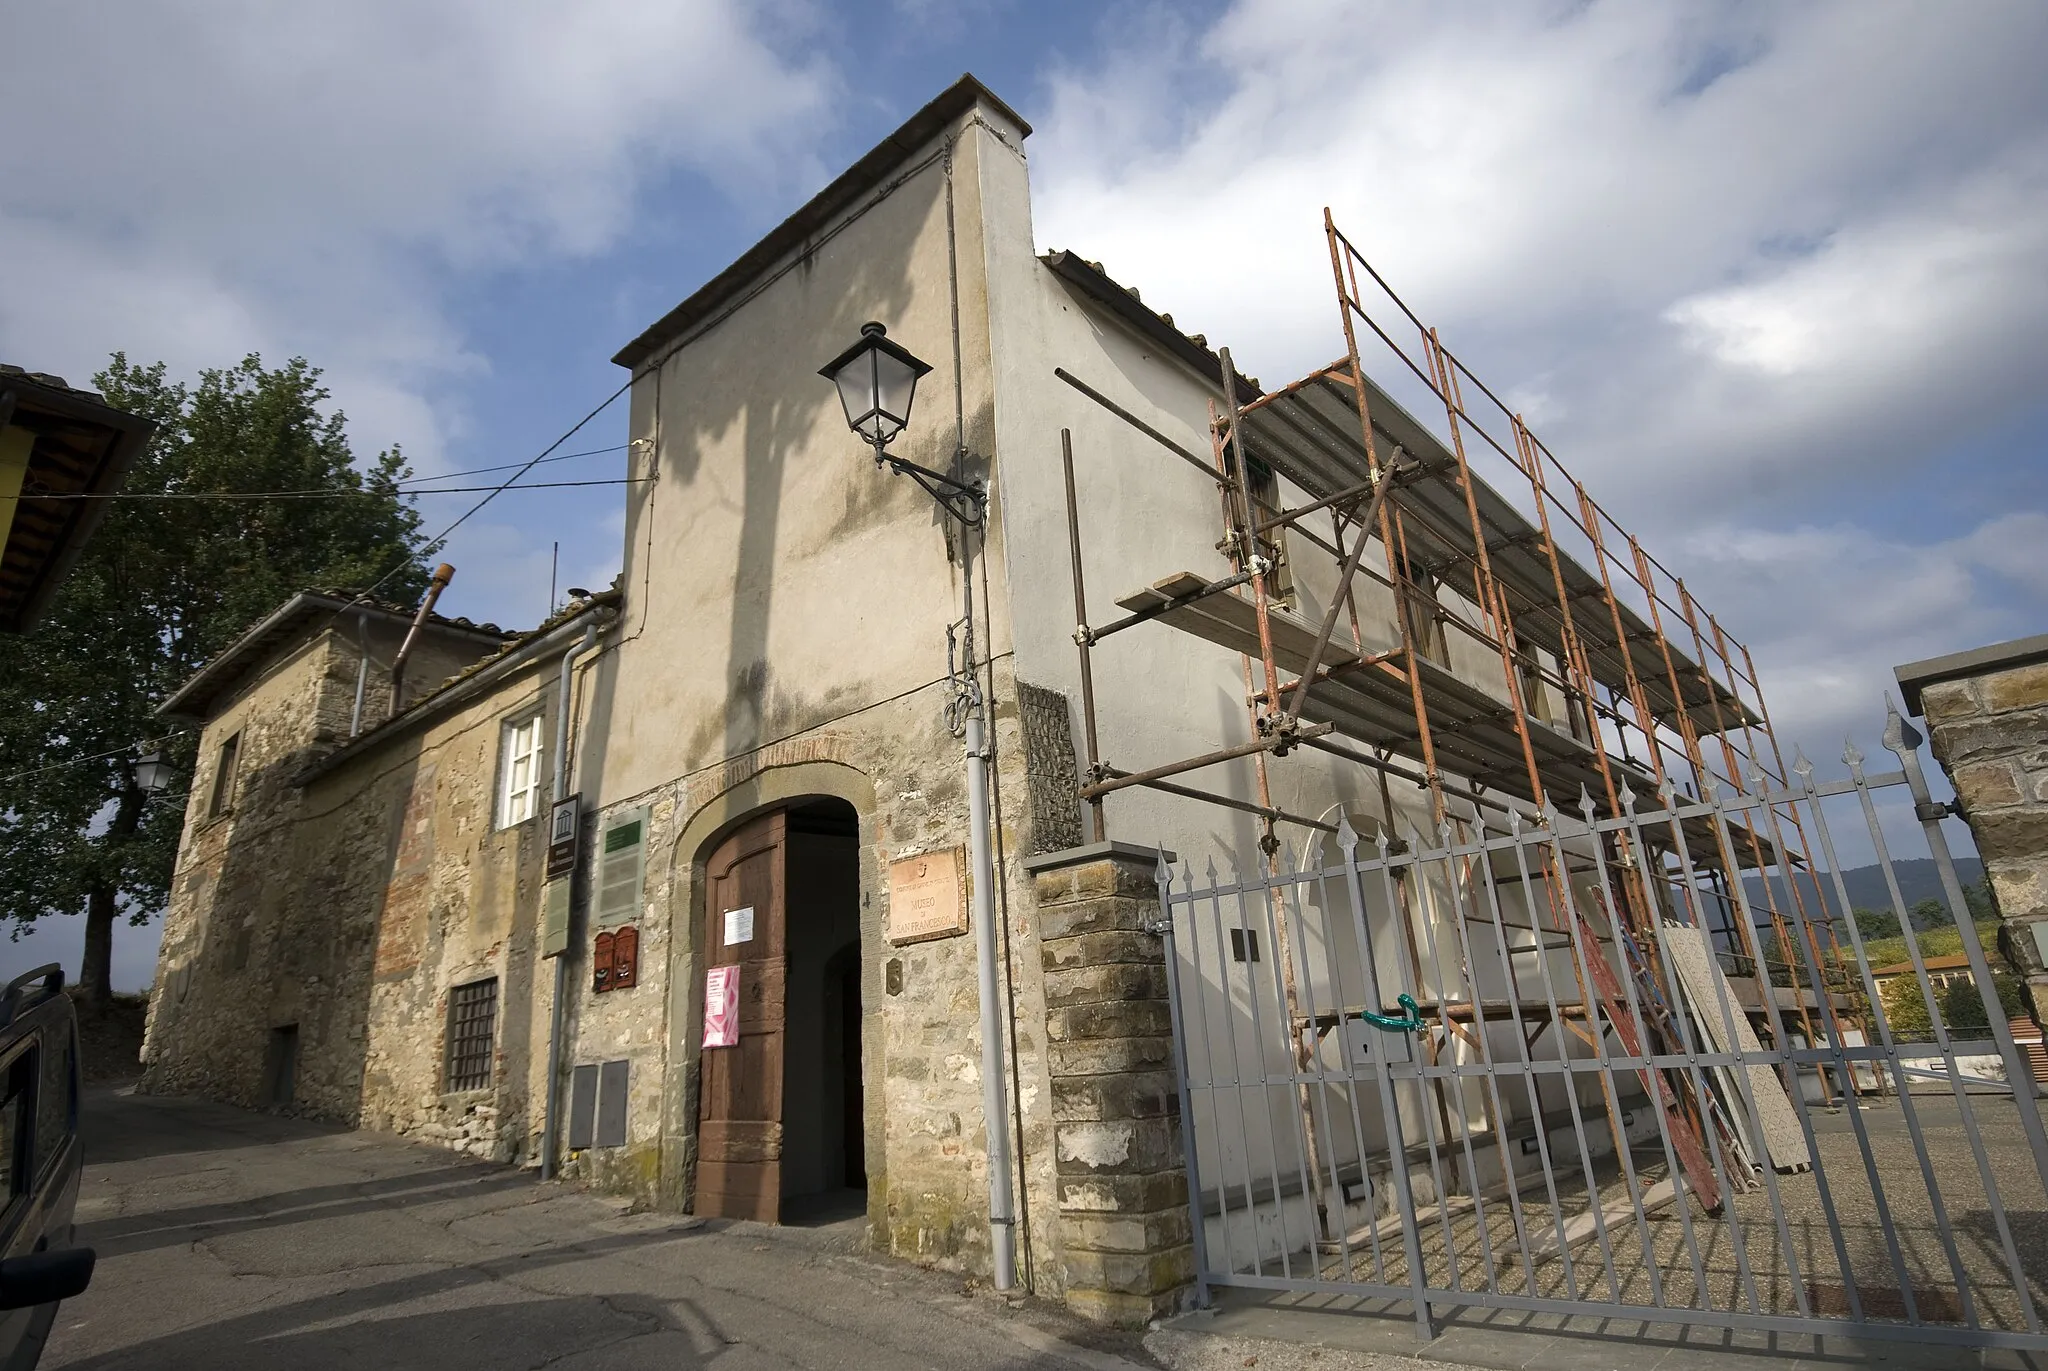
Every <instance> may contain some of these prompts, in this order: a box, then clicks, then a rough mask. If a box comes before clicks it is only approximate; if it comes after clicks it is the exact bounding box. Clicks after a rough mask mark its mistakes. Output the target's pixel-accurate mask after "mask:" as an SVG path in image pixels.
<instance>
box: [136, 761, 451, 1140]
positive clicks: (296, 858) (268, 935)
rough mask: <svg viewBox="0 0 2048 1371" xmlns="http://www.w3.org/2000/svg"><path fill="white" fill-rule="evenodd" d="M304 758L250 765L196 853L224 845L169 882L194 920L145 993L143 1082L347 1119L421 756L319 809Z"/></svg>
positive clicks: (355, 1099) (355, 1100) (353, 1118)
mask: <svg viewBox="0 0 2048 1371" xmlns="http://www.w3.org/2000/svg"><path fill="white" fill-rule="evenodd" d="M259 726H260V725H259ZM310 756H311V752H310V749H296V750H294V751H292V752H290V753H287V754H285V755H282V756H276V757H272V758H270V759H268V760H266V761H264V762H262V763H261V764H259V765H257V766H256V767H254V768H252V769H251V770H250V771H248V772H246V773H245V774H244V775H243V776H242V777H241V778H240V779H239V781H238V782H237V786H236V795H235V800H234V803H233V807H232V808H231V809H230V811H229V812H228V813H227V814H225V815H223V816H221V817H219V818H217V819H211V820H208V821H206V825H205V827H203V828H202V830H201V832H200V833H199V834H198V835H197V837H196V839H195V841H194V843H193V845H192V849H191V850H204V847H203V845H204V844H206V843H208V842H209V841H219V839H218V838H217V836H216V834H215V833H213V832H211V831H209V830H211V829H216V828H218V829H224V830H225V841H224V842H221V843H220V846H219V847H218V848H217V849H215V852H214V855H213V856H212V857H210V858H206V859H201V860H197V861H192V860H188V861H187V862H186V863H185V864H184V865H183V866H182V867H181V870H180V872H179V874H178V878H177V888H176V889H175V890H174V892H173V901H174V902H182V903H184V904H185V905H186V906H188V907H189V908H192V909H193V910H194V912H195V917H194V923H195V925H196V926H195V927H194V928H193V929H192V930H191V931H190V932H184V931H182V930H180V931H177V933H176V936H177V937H178V939H179V941H178V942H175V943H173V944H172V946H171V948H170V951H171V952H172V953H173V954H174V955H175V956H176V957H177V960H178V964H177V966H176V967H175V969H173V970H171V971H170V972H168V974H166V975H165V976H164V977H163V984H161V985H159V986H157V987H156V989H155V997H156V1001H157V1003H156V1005H155V1015H154V1020H155V1021H154V1023H153V1026H152V1039H151V1044H150V1050H151V1053H152V1061H151V1063H150V1066H149V1069H148V1074H147V1076H146V1077H145V1085H146V1086H147V1088H149V1089H151V1090H159V1091H167V1092H183V1091H191V1092H195V1093H199V1094H203V1095H207V1096H210V1097H213V1098H216V1099H220V1100H224V1101H227V1102H229V1103H233V1104H237V1105H240V1106H243V1107H244V1108H251V1109H285V1110H293V1111H296V1112H300V1113H304V1114H307V1115H309V1116H312V1117H316V1118H324V1119H328V1120H331V1121H333V1122H337V1123H345V1124H354V1123H356V1122H357V1121H358V1117H359V1113H360V1105H361V1084H362V1076H363V1068H364V1058H363V1054H364V1050H365V1044H366V1042H367V1032H366V1028H367V1023H368V1013H369V1000H370V989H371V984H372V979H373V974H374V970H373V961H374V952H375V942H376V933H377V926H378V921H379V916H380V914H381V911H382V906H383V903H384V894H385V889H386V887H387V885H388V884H390V883H391V882H392V879H393V874H394V866H395V863H396V861H397V859H398V855H399V854H398V850H397V849H398V841H397V840H398V837H399V829H400V824H399V822H398V818H399V814H400V813H401V812H402V810H403V805H404V799H403V797H404V796H405V795H406V794H407V793H408V792H409V790H410V789H411V782H412V779H413V776H414V772H415V770H416V765H417V759H416V757H408V758H407V759H406V760H405V762H404V763H403V764H402V765H400V766H399V767H398V768H397V769H395V770H394V771H393V772H392V773H391V774H389V775H387V776H385V777H383V778H380V779H379V780H378V781H377V782H375V783H374V784H373V785H372V787H371V788H370V793H368V794H365V795H363V796H361V797H360V798H358V799H356V800H355V802H354V803H349V804H344V805H343V806H342V807H341V808H339V809H338V810H337V811H336V812H334V813H331V814H322V813H319V812H317V810H316V809H315V808H314V805H315V803H316V800H317V791H316V792H312V793H309V794H307V795H304V796H302V795H301V794H300V793H299V792H298V790H297V789H296V787H294V786H293V785H292V784H291V778H292V776H293V775H295V774H296V773H297V771H298V770H299V769H300V768H301V767H303V766H304V765H305V764H306V763H307V761H308V760H310ZM394 793H395V794H396V795H397V796H398V797H399V800H398V802H397V803H396V804H393V803H391V802H390V801H389V799H388V797H389V796H391V795H392V794H394Z"/></svg>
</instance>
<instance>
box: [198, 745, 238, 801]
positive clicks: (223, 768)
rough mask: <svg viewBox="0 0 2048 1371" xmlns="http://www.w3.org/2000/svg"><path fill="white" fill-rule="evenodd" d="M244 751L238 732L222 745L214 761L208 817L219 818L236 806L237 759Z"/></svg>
mask: <svg viewBox="0 0 2048 1371" xmlns="http://www.w3.org/2000/svg"><path fill="white" fill-rule="evenodd" d="M241 753H242V735H241V734H239V733H237V734H235V735H234V736H233V737H231V738H229V739H228V740H227V741H226V742H224V743H222V744H221V745H220V753H219V755H218V756H217V757H216V758H215V759H214V763H213V795H212V797H211V798H210V799H209V800H208V801H207V803H206V813H207V817H208V818H218V817H219V816H220V815H222V814H225V813H227V812H228V811H229V810H230V809H232V808H234V804H235V759H236V758H238V757H239V756H241Z"/></svg>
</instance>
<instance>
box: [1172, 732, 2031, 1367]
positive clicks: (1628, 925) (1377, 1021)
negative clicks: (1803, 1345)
mask: <svg viewBox="0 0 2048 1371" xmlns="http://www.w3.org/2000/svg"><path fill="white" fill-rule="evenodd" d="M1918 741H1919V740H1918V738H1917V737H1915V736H1914V735H1913V734H1912V733H1911V732H1910V730H1908V729H1907V728H1906V727H1905V725H1904V723H1903V721H1901V720H1899V719H1898V718H1897V716H1896V715H1894V716H1893V717H1892V719H1891V721H1890V729H1889V731H1888V733H1887V737H1886V743H1887V746H1889V747H1891V748H1892V750H1893V751H1894V752H1896V753H1897V755H1898V757H1899V760H1900V762H1901V766H1902V769H1900V770H1897V771H1892V772H1887V773H1883V774H1868V773H1866V772H1865V771H1864V770H1863V768H1862V760H1863V759H1862V758H1860V757H1859V756H1857V755H1856V754H1855V753H1854V751H1853V750H1852V751H1851V752H1849V753H1848V754H1847V755H1846V757H1845V761H1847V763H1848V766H1849V775H1848V777H1847V779H1844V780H1839V781H1833V782H1826V783H1821V782H1816V781H1815V779H1814V777H1813V773H1812V768H1811V767H1810V765H1807V764H1805V763H1804V762H1803V761H1802V763H1801V764H1800V765H1799V766H1798V767H1797V768H1795V774H1794V778H1793V782H1792V784H1791V786H1790V788H1789V789H1783V790H1766V788H1765V787H1764V786H1763V785H1762V784H1760V783H1753V784H1751V785H1750V786H1749V787H1748V789H1749V790H1750V791H1752V792H1756V793H1730V792H1727V791H1721V792H1715V791H1712V790H1710V791H1709V792H1708V793H1706V794H1705V795H1703V796H1699V797H1689V796H1683V795H1679V794H1677V793H1676V792H1674V791H1673V790H1672V789H1671V788H1670V786H1669V785H1668V784H1667V785H1666V786H1665V788H1664V790H1663V792H1662V793H1661V794H1660V795H1659V796H1656V797H1648V796H1631V795H1628V794H1627V793H1626V792H1624V795H1623V805H1622V812H1621V813H1620V814H1619V815H1618V816H1614V817H1609V818H1600V817H1598V816H1597V814H1596V812H1595V810H1594V808H1593V806H1592V804H1591V802H1590V801H1587V802H1586V803H1584V804H1583V805H1582V807H1581V808H1580V811H1579V813H1578V814H1576V815H1568V814H1564V813H1560V812H1558V811H1556V810H1555V809H1554V808H1547V809H1545V810H1544V811H1543V812H1542V813H1541V814H1540V815H1539V816H1538V820H1537V822H1535V823H1533V824H1529V825H1525V824H1524V823H1523V822H1522V821H1520V820H1518V819H1515V818H1513V817H1510V818H1506V819H1501V820H1496V821H1495V825H1494V826H1492V827H1488V826H1485V825H1481V826H1478V827H1477V828H1476V830H1475V827H1474V823H1473V821H1472V820H1469V819H1468V820H1458V821H1453V822H1447V823H1445V824H1444V825H1443V826H1442V827H1441V828H1440V829H1439V831H1438V832H1437V833H1436V834H1435V835H1434V836H1432V837H1422V836H1418V835H1415V834H1412V833H1411V834H1408V835H1406V836H1405V837H1401V838H1396V837H1395V835H1390V834H1388V833H1385V832H1380V833H1377V834H1375V835H1374V836H1373V837H1372V838H1371V839H1370V840H1366V839H1361V838H1360V837H1359V835H1358V834H1357V833H1356V832H1355V831H1354V830H1353V829H1352V827H1351V824H1350V822H1349V821H1348V819H1347V820H1345V821H1344V822H1342V823H1341V824H1340V826H1339V830H1338V834H1337V839H1336V842H1335V844H1334V848H1335V850H1334V851H1331V850H1330V846H1331V845H1329V844H1325V843H1321V842H1318V843H1317V844H1315V845H1314V846H1313V847H1312V848H1311V849H1310V850H1309V851H1308V852H1306V853H1305V854H1304V856H1303V859H1302V860H1300V861H1299V862H1297V861H1296V860H1294V859H1293V856H1292V854H1291V853H1288V852H1286V851H1285V850H1283V851H1282V853H1280V854H1278V855H1276V857H1275V858H1274V859H1273V860H1272V861H1270V862H1268V861H1265V860H1261V861H1260V862H1259V863H1258V864H1257V873H1256V874H1247V873H1244V872H1239V873H1236V874H1231V875H1229V876H1227V877H1219V875H1218V874H1217V872H1216V870H1215V867H1214V865H1213V863H1212V864H1211V865H1210V866H1209V869H1208V871H1207V873H1206V876H1205V877H1201V878H1198V877H1197V876H1196V875H1195V874H1194V873H1193V872H1192V871H1190V870H1189V869H1188V868H1187V866H1185V865H1183V867H1182V868H1181V870H1180V871H1179V872H1178V873H1174V872H1170V871H1168V870H1167V869H1165V868H1164V867H1162V868H1161V870H1160V872H1159V879H1160V895H1161V903H1162V907H1163V909H1164V910H1165V912H1166V917H1165V918H1164V920H1162V931H1163V932H1164V933H1165V934H1166V936H1167V937H1168V938H1169V940H1170V947H1169V951H1170V954H1171V955H1169V957H1168V959H1167V961H1168V966H1169V968H1170V979H1171V983H1172V990H1171V998H1172V1002H1173V1024H1174V1033H1175V1039H1176V1048H1177V1051H1178V1054H1179V1059H1180V1062H1181V1068H1182V1071H1181V1079H1182V1086H1183V1093H1182V1100H1181V1118H1182V1134H1183V1140H1184V1144H1185V1146H1186V1150H1187V1160H1188V1166H1189V1181H1190V1190H1191V1192H1192V1194H1193V1207H1194V1233H1195V1243H1196V1247H1195V1258H1196V1264H1197V1269H1198V1272H1199V1279H1200V1281H1201V1285H1202V1289H1201V1292H1200V1293H1201V1295H1202V1297H1203V1299H1204V1300H1205V1301H1206V1299H1207V1296H1208V1287H1210V1286H1219V1285H1227V1286H1244V1287H1254V1288H1263V1289H1269V1290H1311V1291H1323V1292H1332V1293H1343V1294H1350V1295H1358V1296H1368V1297H1384V1298H1389V1299H1393V1300H1399V1301H1405V1302H1408V1303H1409V1304H1410V1305H1411V1306H1412V1308H1413V1312H1414V1317H1415V1319H1416V1320H1417V1322H1418V1324H1419V1325H1420V1326H1421V1328H1422V1330H1423V1333H1424V1335H1425V1336H1428V1335H1429V1334H1430V1333H1431V1332H1432V1331H1433V1328H1434V1315H1433V1313H1432V1311H1433V1310H1439V1311H1440V1310H1442V1309H1443V1308H1445V1307H1450V1306H1491V1307H1500V1308H1508V1309H1522V1310H1538V1311H1546V1312H1550V1313H1555V1314H1564V1315H1574V1314H1588V1315H1596V1316H1621V1317H1626V1318H1629V1319H1631V1320H1642V1321H1647V1322H1653V1323H1687V1324H1703V1325H1710V1326H1719V1327H1734V1328H1750V1329H1763V1330H1773V1331H1782V1332H1833V1333H1859V1332H1860V1333H1862V1334H1863V1335H1874V1336H1880V1337H1892V1338H1898V1337H1906V1338H1915V1339H1922V1340H1929V1341H1947V1342H1955V1343H1969V1344H1977V1345H2001V1346H2013V1347H2048V1331H2044V1329H2043V1326H2042V1322H2041V1315H2040V1302H2041V1297H2042V1290H2043V1286H2044V1284H2048V1138H2044V1135H2043V1132H2042V1124H2041V1119H2040V1116H2039V1110H2038V1105H2037V1100H2036V1096H2037V1093H2038V1092H2037V1089H2036V1087H2035V1083H2034V1077H2033V1075H2032V1067H2031V1064H2030V1061H2029V1058H2028V1057H2027V1056H2026V1055H2025V1054H2024V1053H2023V1051H2022V1049H2021V1047H2020V1046H2019V1045H2018V1044H2017V1043H2016V1042H2015V1040H2014V1037H2013V1033H2012V1031H2011V1028H2010V1027H2009V1026H2008V1023H2007V1012H2006V1011H2005V1010H2004V1009H2002V1007H2001V1000H2000V996H1999V993H1998V990H1997V988H1996V982H1995V980H1994V978H1993V976H1992V973H1991V967H1992V965H1993V963H1994V962H1995V961H1996V953H1995V952H1991V953H1990V954H1989V955H1987V947H1986V946H1985V945H1984V944H1985V942H1988V941H1989V936H1990V935H1989V933H1988V932H1987V933H1985V934H1983V935H1982V938H1981V940H1980V936H1979V935H1978V934H1977V930H1976V927H1975V925H1974V923H1973V920H1972V916H1971V910H1970V907H1969V902H1968V901H1967V900H1966V899H1965V896H1964V893H1963V890H1962V888H1961V886H1960V884H1959V882H1958V881H1957V878H1956V874H1955V870H1954V865H1953V862H1952V861H1951V859H1950V854H1949V850H1948V847H1947V845H1946V841H1945V839H1944V837H1943V835H1942V833H1941V830H1940V818H1941V816H1942V813H1943V810H1942V808H1941V807H1940V806H1937V805H1935V804H1934V803H1933V802H1932V800H1931V798H1930V796H1929V794H1928V791H1927V786H1926V782H1925V780H1924V777H1923V775H1922V772H1921V767H1920V762H1919V757H1918V754H1917V750H1916V749H1917V744H1918ZM1907 804H1910V805H1912V806H1913V809H1912V810H1911V811H1910V812H1911V813H1912V815H1914V816H1915V817H1916V818H1917V826H1918V828H1919V829H1920V831H1921V832H1922V833H1923V834H1924V835H1925V838H1926V841H1927V845H1928V857H1929V858H1930V859H1931V861H1932V863H1933V864H1934V868H1935V870H1936V872H1937V873H1938V876H1939V881H1940V890H1941V904H1942V905H1943V906H1944V907H1945V908H1946V909H1947V910H1948V911H1950V913H1952V914H1953V916H1954V918H1955V922H1956V928H1955V929H1953V930H1950V931H1949V932H1947V933H1944V932H1942V931H1941V930H1940V929H1939V928H1926V927H1923V928H1920V929H1918V930H1917V931H1916V927H1915V925H1916V917H1915V916H1914V914H1913V913H1912V912H1911V910H1910V909H1909V907H1908V903H1907V899H1906V896H1905V894H1904V892H1903V890H1902V887H1901V884H1900V876H1899V868H1898V867H1897V866H1896V865H1895V863H1894V862H1893V859H1892V857H1891V854H1890V852H1889V851H1888V849H1887V846H1886V843H1885V834H1884V832H1883V827H1882V825H1881V824H1880V817H1881V814H1880V811H1881V810H1882V809H1884V808H1886V807H1887V806H1896V807H1897V808H1898V809H1900V810H1904V808H1905V806H1906V805H1907ZM1831 812H1832V813H1834V814H1835V815H1836V816H1837V818H1838V819H1839V818H1848V820H1849V822H1847V823H1838V824H1837V825H1836V826H1835V827H1834V828H1833V829H1831V828H1830V822H1829V821H1830V813H1831ZM1852 816H1853V817H1852ZM1857 820H1860V826H1856V824H1857ZM1913 822H1914V820H1913V819H1912V818H1909V819H1907V820H1906V823H1907V824H1908V825H1911V824H1913ZM1794 824H1797V825H1798V826H1799V827H1800V829H1801V830H1802V831H1803V833H1804V835H1805V836H1806V837H1807V838H1808V839H1810V840H1812V841H1814V842H1815V843H1816V845H1817V851H1816V854H1815V856H1814V858H1813V864H1812V867H1811V869H1809V868H1808V867H1807V866H1806V865H1804V864H1803V863H1801V862H1799V861H1797V860H1789V859H1788V860H1786V861H1784V862H1783V863H1782V864H1780V863H1777V862H1774V861H1770V860H1766V861H1765V862H1763V863H1762V864H1761V865H1752V866H1751V867H1750V869H1749V870H1748V871H1747V872H1746V873H1745V874H1744V877H1743V878H1741V879H1734V880H1731V879H1729V878H1728V876H1727V875H1726V874H1725V873H1726V872H1728V871H1729V870H1731V869H1732V870H1735V871H1738V872H1742V871H1743V867H1744V863H1743V862H1742V861H1741V860H1736V861H1723V860H1721V859H1720V857H1721V855H1722V854H1730V853H1735V852H1738V851H1742V850H1748V851H1753V852H1756V853H1758V854H1759V855H1760V856H1762V857H1764V858H1766V859H1769V858H1773V857H1775V856H1776V855H1777V854H1780V853H1783V852H1786V851H1788V850H1790V849H1788V848H1787V847H1786V845H1785V842H1784V834H1785V833H1786V832H1787V831H1789V830H1790V829H1791V828H1792V826H1793V825H1794ZM1837 834H1840V835H1841V837H1842V844H1843V845H1844V846H1847V845H1848V843H1849V841H1850V839H1851V837H1852V836H1853V838H1854V840H1855V842H1856V844H1857V845H1858V847H1859V848H1860V846H1861V844H1862V843H1863V842H1864V841H1865V837H1864V835H1866V834H1867V841H1868V843H1869V845H1870V848H1871V851H1872V854H1873V857H1874V861H1875V864H1876V866H1877V868H1878V870H1879V871H1881V873H1882V876H1883V883H1884V888H1885V895H1884V901H1883V902H1884V903H1885V904H1888V906H1889V909H1890V912H1891V913H1892V914H1893V915H1895V916H1896V917H1897V919H1898V920H1899V922H1900V925H1901V933H1900V935H1899V936H1898V937H1897V938H1895V939H1890V940H1888V941H1879V940H1877V939H1876V938H1875V937H1874V936H1866V934H1865V932H1864V931H1863V930H1862V929H1861V928H1859V926H1858V921H1857V920H1856V919H1855V918H1853V917H1847V911H1848V910H1850V909H1851V908H1852V898H1853V897H1852V893H1851V892H1850V890H1849V889H1848V887H1847V886H1846V884H1845V882H1844V879H1843V876H1842V866H1841V864H1840V863H1838V862H1837V860H1836V851H1837V841H1836V835H1837ZM1744 844H1747V848H1746V849H1745V848H1744V847H1743V845H1744ZM1858 855H1860V852H1859V854H1858ZM1920 870H1921V871H1922V872H1923V873H1924V871H1925V868H1920ZM1923 910H1924V904H1923ZM1786 911H1798V912H1797V913H1796V914H1791V915H1788V914H1787V913H1786ZM1830 913H1832V914H1834V915H1837V916H1838V917H1826V915H1828V914H1830ZM1918 921H1920V922H1925V917H1924V914H1923V915H1922V916H1920V919H1919V920H1918ZM1951 942H1954V943H1956V944H1958V945H1959V946H1958V951H1956V952H1954V953H1947V952H1944V951H1942V949H1943V948H1945V947H1947V946H1948V945H1949V943H1951ZM1894 954H1896V955H1894ZM1873 959H1875V964H1873ZM1965 972H1967V975H1965V974H1964V973H1965ZM1973 1005H1974V1009H1973V1007H1972V1006H1973Z"/></svg>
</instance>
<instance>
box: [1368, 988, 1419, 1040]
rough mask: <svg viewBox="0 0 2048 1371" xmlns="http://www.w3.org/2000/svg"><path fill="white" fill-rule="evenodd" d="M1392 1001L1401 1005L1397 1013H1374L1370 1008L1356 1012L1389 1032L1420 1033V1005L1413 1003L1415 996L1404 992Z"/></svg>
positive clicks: (1373, 1024)
mask: <svg viewBox="0 0 2048 1371" xmlns="http://www.w3.org/2000/svg"><path fill="white" fill-rule="evenodd" d="M1394 1003H1395V1004H1398V1005H1400V1006H1401V1013H1400V1014H1399V1015H1394V1014H1375V1013H1373V1012H1372V1011H1371V1010H1370V1009H1361V1010H1359V1011H1358V1012H1359V1014H1360V1015H1361V1016H1363V1018H1364V1019H1365V1021H1366V1022H1367V1023H1369V1024H1371V1025H1372V1026H1373V1027H1374V1028H1384V1029H1386V1030H1387V1032H1389V1033H1420V1032H1421V1031H1422V1006H1420V1005H1418V1004H1416V1003H1415V997H1414V996H1413V995H1410V994H1407V993H1405V992H1404V993H1402V994H1400V995H1396V996H1395V997H1394Z"/></svg>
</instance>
